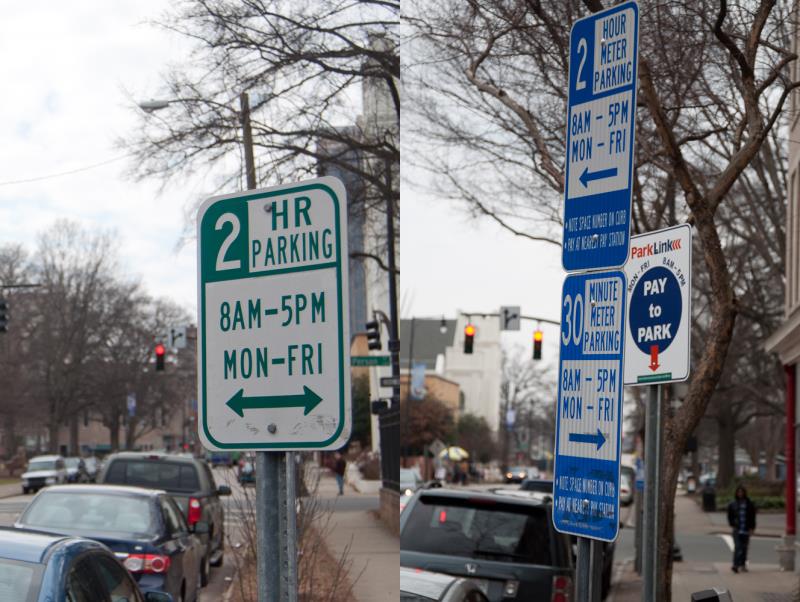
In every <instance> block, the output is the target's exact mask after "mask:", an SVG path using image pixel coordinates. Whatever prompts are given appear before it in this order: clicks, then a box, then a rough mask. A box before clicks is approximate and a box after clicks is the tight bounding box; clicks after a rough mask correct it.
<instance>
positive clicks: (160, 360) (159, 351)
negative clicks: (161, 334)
mask: <svg viewBox="0 0 800 602" xmlns="http://www.w3.org/2000/svg"><path fill="white" fill-rule="evenodd" d="M166 352H167V350H166V348H165V347H164V345H163V344H162V343H157V344H156V372H162V371H163V370H164V354H165V353H166Z"/></svg>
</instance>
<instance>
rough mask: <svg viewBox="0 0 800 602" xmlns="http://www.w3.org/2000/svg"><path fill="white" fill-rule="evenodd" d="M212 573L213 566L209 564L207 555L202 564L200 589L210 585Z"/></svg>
mask: <svg viewBox="0 0 800 602" xmlns="http://www.w3.org/2000/svg"><path fill="white" fill-rule="evenodd" d="M210 573H211V564H210V563H209V562H208V554H206V555H205V556H204V557H203V560H202V562H201V563H200V587H205V586H206V585H208V580H209V576H210Z"/></svg>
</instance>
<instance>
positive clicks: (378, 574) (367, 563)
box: [318, 469, 400, 602]
mask: <svg viewBox="0 0 800 602" xmlns="http://www.w3.org/2000/svg"><path fill="white" fill-rule="evenodd" d="M337 493H338V489H337V488H336V480H335V479H334V477H333V474H332V473H331V472H330V471H328V470H325V469H322V471H321V473H320V480H319V486H318V494H319V497H320V498H321V499H322V500H325V501H327V502H330V503H331V505H332V509H333V514H332V516H331V522H330V526H331V527H332V529H331V533H330V535H329V536H328V538H327V540H326V543H327V544H328V548H329V549H330V551H331V553H332V554H333V555H334V556H337V557H338V556H340V555H341V554H342V552H343V551H344V550H345V548H347V546H350V549H349V551H348V558H349V559H350V561H351V562H352V565H351V569H350V577H351V579H357V580H356V582H355V584H354V585H353V593H354V594H355V596H356V602H397V600H399V599H400V572H399V567H400V540H399V539H398V538H397V537H395V536H394V535H392V534H391V533H390V532H389V529H387V528H386V526H385V525H384V524H383V522H381V521H380V520H379V519H378V518H377V514H376V513H374V512H372V511H371V510H361V509H350V508H349V507H348V506H349V505H351V504H352V503H353V498H355V499H356V500H358V501H362V500H363V501H368V500H374V504H366V505H369V506H370V507H374V508H375V509H376V510H377V508H378V506H379V500H378V496H377V495H376V494H373V493H359V492H357V491H356V490H355V489H353V488H352V487H351V486H349V485H346V486H345V495H344V496H343V497H339V496H338V495H337ZM339 500H341V502H340V503H339V504H337V502H338V501H339ZM356 505H357V506H358V507H363V506H365V504H356ZM339 506H341V507H339Z"/></svg>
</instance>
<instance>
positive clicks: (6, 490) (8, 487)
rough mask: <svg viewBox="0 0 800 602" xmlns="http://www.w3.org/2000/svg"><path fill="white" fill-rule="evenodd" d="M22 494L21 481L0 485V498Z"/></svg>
mask: <svg viewBox="0 0 800 602" xmlns="http://www.w3.org/2000/svg"><path fill="white" fill-rule="evenodd" d="M15 495H22V481H17V482H16V483H7V484H5V485H0V499H2V498H6V497H14V496H15Z"/></svg>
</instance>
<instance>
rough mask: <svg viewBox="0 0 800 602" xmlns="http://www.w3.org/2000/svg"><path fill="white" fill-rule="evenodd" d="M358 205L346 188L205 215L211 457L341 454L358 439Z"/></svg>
mask: <svg viewBox="0 0 800 602" xmlns="http://www.w3.org/2000/svg"><path fill="white" fill-rule="evenodd" d="M346 214H347V202H346V198H345V191H344V186H343V185H342V183H341V182H340V181H339V180H337V179H335V178H330V177H326V178H320V179H317V180H309V181H306V182H300V183H297V184H291V185H288V186H280V187H276V188H267V189H262V190H249V191H246V192H243V193H240V194H236V195H230V196H224V197H214V198H211V199H209V200H208V201H206V202H205V203H204V204H203V206H202V207H201V208H200V212H199V215H198V226H197V229H198V269H199V283H198V284H199V287H198V289H199V290H198V295H199V303H198V308H199V311H200V319H199V335H198V360H199V368H198V381H199V396H200V397H199V401H200V403H199V420H198V430H199V435H200V437H201V439H202V441H203V444H204V445H205V446H206V447H208V448H211V449H242V450H244V449H252V450H272V451H280V450H300V449H336V448H338V447H341V445H342V444H343V443H344V441H346V440H347V438H348V437H349V434H350V358H349V351H350V336H349V332H348V327H347V315H348V311H347V307H348V305H347V303H348V298H347V292H348V284H347V265H348V256H347V221H346Z"/></svg>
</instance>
